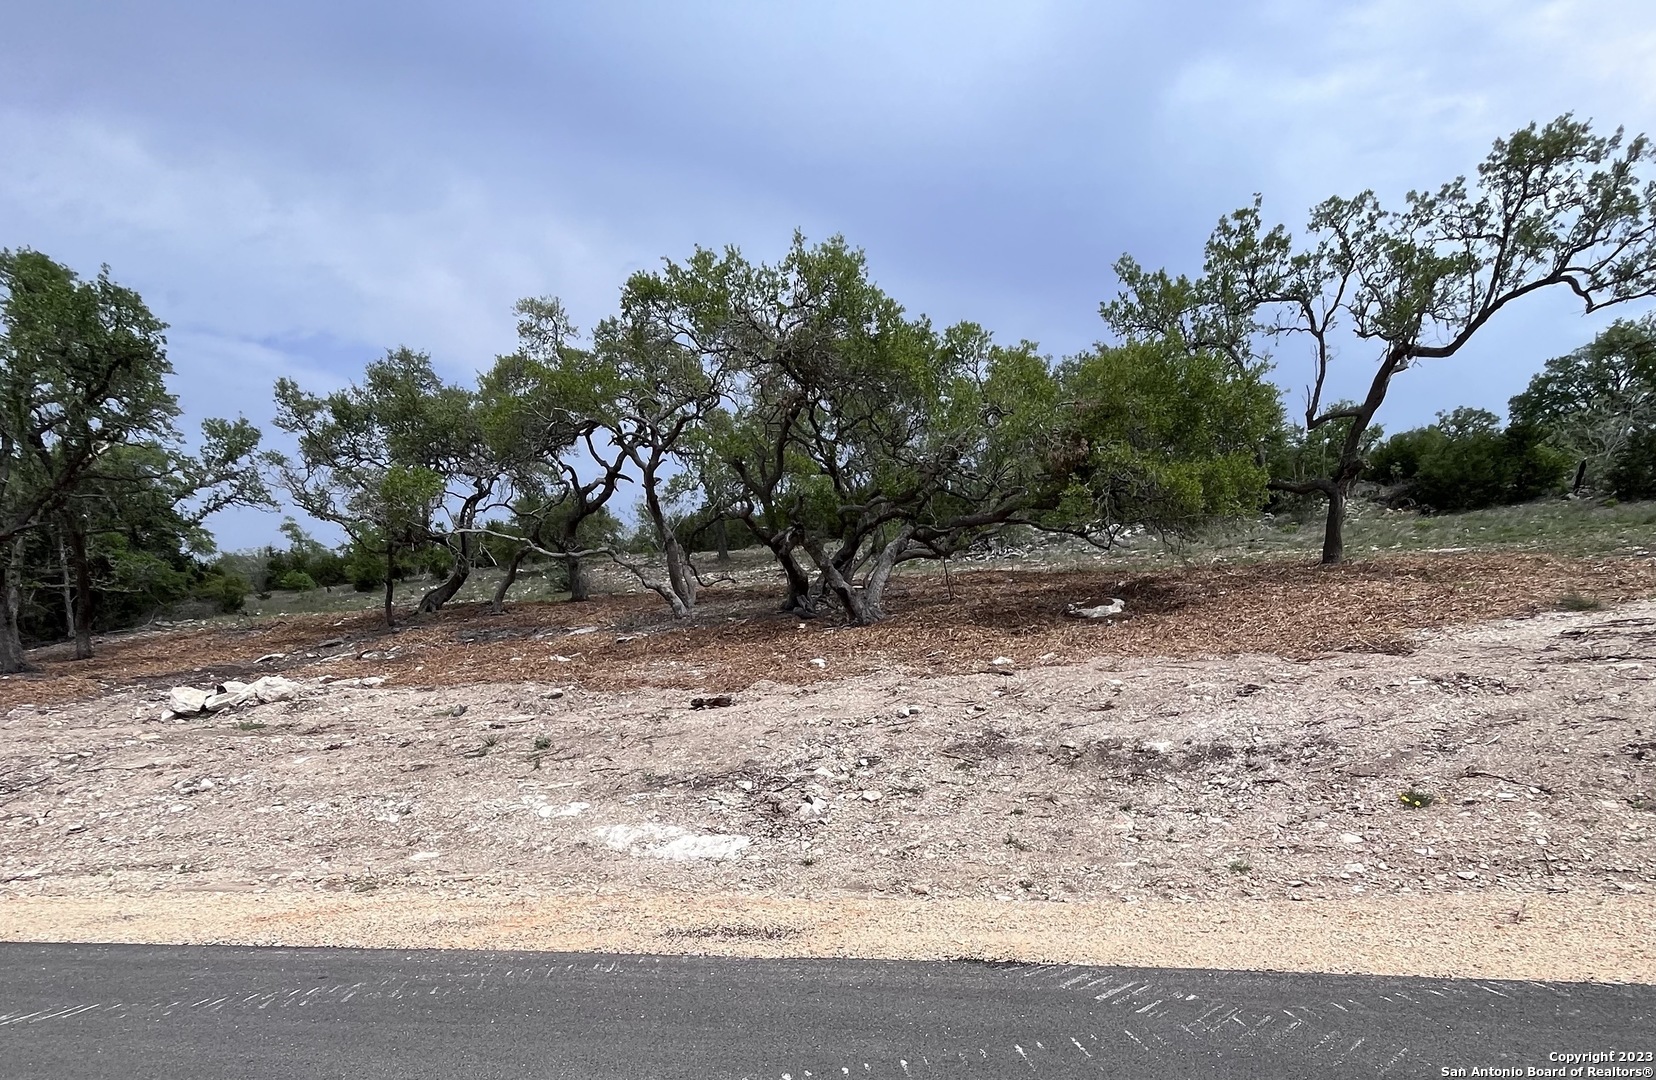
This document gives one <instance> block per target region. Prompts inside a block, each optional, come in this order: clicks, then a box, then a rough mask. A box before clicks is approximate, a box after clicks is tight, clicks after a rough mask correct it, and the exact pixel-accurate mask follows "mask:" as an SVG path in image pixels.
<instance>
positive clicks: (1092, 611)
mask: <svg viewBox="0 0 1656 1080" xmlns="http://www.w3.org/2000/svg"><path fill="white" fill-rule="evenodd" d="M1126 609H1127V603H1126V601H1124V600H1119V599H1116V598H1115V597H1111V598H1110V599H1109V600H1107V601H1105V602H1104V603H1102V604H1099V605H1098V606H1096V607H1082V606H1081V605H1080V604H1071V605H1069V606H1068V607H1066V608H1065V609H1064V614H1065V615H1068V616H1069V617H1070V618H1072V619H1113V618H1115V617H1116V616H1117V615H1120V614H1121V613H1122V612H1123V611H1125V610H1126Z"/></svg>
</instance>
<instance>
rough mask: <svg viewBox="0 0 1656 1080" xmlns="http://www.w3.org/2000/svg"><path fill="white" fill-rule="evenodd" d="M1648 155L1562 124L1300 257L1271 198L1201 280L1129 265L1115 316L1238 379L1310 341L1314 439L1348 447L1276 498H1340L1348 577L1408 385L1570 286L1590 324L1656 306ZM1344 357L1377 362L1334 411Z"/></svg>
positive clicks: (1363, 207) (1221, 233) (1335, 538)
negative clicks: (1380, 444)
mask: <svg viewBox="0 0 1656 1080" xmlns="http://www.w3.org/2000/svg"><path fill="white" fill-rule="evenodd" d="M1649 156H1650V148H1649V144H1648V142H1647V140H1646V139H1645V137H1644V136H1642V135H1641V136H1637V137H1634V138H1631V139H1629V138H1626V137H1624V135H1623V133H1622V132H1621V131H1620V130H1619V129H1618V130H1617V131H1616V132H1615V133H1614V134H1612V135H1608V136H1601V135H1595V134H1594V133H1593V131H1592V129H1591V126H1590V125H1589V124H1588V123H1586V122H1583V121H1578V120H1575V119H1574V118H1572V117H1570V116H1568V115H1566V116H1562V117H1560V118H1558V119H1557V120H1554V121H1552V122H1551V123H1549V124H1547V125H1546V126H1544V127H1538V126H1537V125H1534V124H1531V125H1530V126H1529V127H1526V128H1524V129H1522V130H1520V131H1518V132H1515V133H1514V134H1513V135H1511V136H1510V137H1508V138H1505V139H1499V140H1496V142H1495V144H1494V146H1493V148H1492V149H1491V151H1490V153H1489V155H1488V156H1487V157H1486V158H1485V159H1484V161H1483V163H1482V164H1480V165H1479V166H1478V171H1477V177H1476V179H1475V180H1473V181H1471V182H1468V180H1467V179H1466V178H1464V177H1461V178H1457V179H1455V180H1452V181H1450V182H1449V183H1447V184H1444V185H1443V186H1441V187H1440V188H1438V189H1437V190H1436V191H1432V192H1420V191H1414V192H1410V193H1409V194H1408V195H1407V196H1406V197H1405V199H1404V203H1403V206H1402V207H1401V208H1400V209H1393V210H1386V209H1383V208H1382V206H1381V204H1380V201H1379V199H1378V198H1377V197H1376V196H1375V195H1374V193H1373V192H1363V193H1361V194H1359V195H1357V196H1355V197H1352V198H1341V197H1335V198H1331V199H1328V200H1326V201H1325V202H1323V203H1321V204H1320V205H1318V206H1317V207H1316V208H1315V209H1314V210H1313V211H1312V212H1311V215H1310V220H1309V226H1308V229H1307V237H1306V239H1305V241H1304V242H1303V243H1301V244H1299V245H1297V246H1296V244H1295V243H1294V241H1293V238H1292V237H1291V236H1290V234H1289V233H1288V231H1287V230H1286V229H1284V228H1283V227H1282V226H1280V225H1278V226H1275V227H1272V228H1269V229H1267V228H1266V227H1265V226H1264V223H1263V221H1262V218H1261V214H1260V202H1259V200H1258V199H1256V200H1255V202H1254V204H1253V205H1252V206H1250V207H1246V208H1243V209H1241V210H1238V211H1236V212H1235V213H1234V214H1232V215H1230V216H1229V217H1227V218H1225V219H1223V220H1222V221H1221V222H1220V223H1219V226H1218V227H1217V228H1216V229H1215V230H1214V232H1213V234H1212V236H1211V237H1210V238H1209V240H1208V242H1207V246H1206V249H1205V258H1204V262H1203V270H1202V273H1201V275H1200V276H1198V277H1196V278H1194V279H1192V278H1188V277H1185V276H1173V275H1170V274H1168V273H1167V272H1166V271H1149V270H1146V269H1144V268H1143V267H1142V266H1140V265H1139V264H1138V263H1137V262H1135V261H1134V260H1133V259H1132V258H1130V257H1127V256H1123V257H1122V259H1120V260H1119V261H1118V262H1117V264H1116V272H1117V275H1118V276H1119V278H1120V280H1121V283H1122V291H1121V293H1120V295H1119V296H1118V297H1117V298H1116V299H1115V300H1113V301H1110V302H1108V303H1105V304H1104V305H1103V306H1102V312H1103V314H1104V316H1105V318H1106V320H1108V321H1109V323H1110V324H1111V325H1112V326H1113V327H1114V328H1115V330H1116V331H1117V332H1118V333H1119V334H1121V335H1122V336H1123V337H1124V338H1126V339H1128V340H1131V341H1144V342H1150V341H1171V342H1174V343H1176V344H1178V345H1179V346H1181V347H1184V348H1186V349H1189V350H1192V351H1208V352H1214V353H1218V354H1220V355H1224V356H1228V357H1230V358H1231V359H1232V360H1233V362H1235V363H1237V364H1238V365H1241V366H1247V365H1250V364H1253V363H1257V362H1258V361H1259V360H1260V359H1261V357H1262V345H1263V344H1264V343H1266V342H1270V341H1272V340H1281V339H1285V338H1298V339H1303V340H1304V341H1305V342H1306V343H1307V344H1308V347H1309V350H1310V353H1311V363H1312V379H1311V383H1310V385H1309V386H1308V387H1307V390H1306V406H1305V429H1306V431H1307V432H1315V431H1317V430H1318V429H1320V428H1323V427H1325V426H1327V425H1331V424H1339V425H1341V426H1342V428H1343V438H1342V439H1341V440H1340V443H1339V453H1338V456H1337V457H1336V459H1335V460H1334V462H1333V464H1332V467H1331V468H1330V469H1329V470H1328V471H1327V472H1326V473H1324V474H1322V475H1318V476H1311V477H1306V478H1302V479H1288V478H1282V477H1278V478H1276V479H1274V480H1273V482H1272V486H1273V487H1274V488H1275V489H1277V490H1279V491H1284V492H1289V493H1294V494H1306V495H1310V494H1315V495H1318V496H1320V497H1322V498H1324V499H1326V500H1327V503H1328V517H1327V525H1326V529H1325V532H1324V540H1323V552H1322V558H1323V562H1324V563H1338V562H1340V561H1341V560H1342V558H1343V557H1344V550H1345V529H1344V525H1345V512H1346V500H1347V498H1348V496H1349V494H1350V491H1351V487H1352V485H1353V483H1355V481H1356V480H1357V478H1358V476H1359V475H1360V474H1361V473H1362V470H1363V458H1364V447H1365V445H1367V443H1366V440H1368V431H1369V426H1370V424H1371V423H1372V422H1373V420H1374V417H1375V414H1376V413H1377V412H1378V411H1379V409H1380V407H1381V405H1382V404H1383V403H1384V401H1385V398H1386V393H1387V391H1388V390H1389V389H1390V387H1391V382H1392V380H1393V379H1394V378H1396V377H1397V376H1398V375H1399V374H1401V373H1402V372H1404V371H1406V370H1407V369H1409V368H1410V367H1412V366H1414V365H1416V364H1419V363H1421V362H1422V361H1429V360H1437V359H1445V358H1448V357H1451V356H1454V355H1455V354H1456V353H1458V352H1459V351H1460V350H1461V349H1462V348H1464V347H1465V345H1466V344H1467V342H1469V341H1470V340H1471V339H1472V337H1473V336H1474V335H1475V334H1476V333H1477V332H1478V331H1479V330H1481V329H1482V328H1483V327H1484V326H1485V325H1487V324H1488V323H1489V321H1490V320H1491V319H1492V318H1493V317H1494V316H1495V315H1496V313H1498V312H1499V311H1501V310H1502V309H1504V308H1505V307H1506V306H1507V305H1509V304H1511V303H1513V302H1514V301H1517V300H1519V299H1521V298H1523V297H1525V296H1528V295H1530V294H1532V293H1535V292H1539V291H1541V290H1543V289H1558V290H1568V291H1569V292H1571V293H1573V294H1574V295H1575V296H1576V297H1577V298H1578V299H1580V301H1581V302H1582V306H1583V308H1584V310H1585V311H1587V312H1593V311H1597V310H1599V309H1600V308H1604V307H1608V306H1611V305H1614V304H1620V303H1625V302H1627V301H1630V300H1635V299H1639V298H1641V297H1648V296H1651V295H1656V181H1651V180H1649V179H1645V178H1644V173H1645V172H1647V171H1648V159H1649ZM1345 344H1355V345H1356V346H1358V347H1362V348H1365V349H1366V350H1367V351H1369V352H1370V355H1371V356H1372V357H1373V360H1372V363H1373V365H1374V366H1373V373H1372V375H1371V376H1370V378H1369V384H1368V389H1367V391H1366V393H1364V394H1363V396H1362V397H1361V398H1360V399H1358V400H1356V401H1354V402H1350V403H1336V404H1334V405H1327V404H1325V403H1324V399H1323V395H1324V391H1325V387H1326V383H1327V378H1328V374H1329V370H1330V366H1331V365H1332V364H1333V362H1334V361H1335V358H1336V354H1337V352H1338V351H1339V350H1340V348H1341V347H1342V345H1345Z"/></svg>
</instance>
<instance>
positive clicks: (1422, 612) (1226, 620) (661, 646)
mask: <svg viewBox="0 0 1656 1080" xmlns="http://www.w3.org/2000/svg"><path fill="white" fill-rule="evenodd" d="M1109 596H1120V597H1122V598H1124V599H1125V600H1126V601H1127V611H1128V613H1129V617H1128V618H1126V619H1124V620H1121V621H1120V622H1118V623H1115V624H1113V625H1112V624H1108V623H1102V622H1097V623H1095V622H1084V621H1076V620H1072V619H1067V618H1065V617H1064V616H1063V609H1064V606H1065V605H1066V604H1068V603H1070V602H1072V601H1088V600H1091V601H1100V600H1103V599H1104V598H1106V597H1109ZM1564 596H1578V597H1592V598H1593V599H1594V600H1595V601H1598V602H1600V603H1605V604H1610V603H1616V602H1620V601H1625V600H1631V599H1639V598H1645V597H1650V596H1656V568H1653V567H1652V565H1651V564H1650V562H1649V561H1648V560H1642V559H1626V558H1608V559H1591V560H1589V559H1571V558H1564V557H1560V556H1551V555H1540V554H1505V553H1501V554H1493V553H1464V554H1451V555H1410V556H1395V557H1388V558H1380V559H1365V560H1359V561H1354V562H1351V563H1348V564H1346V565H1344V566H1340V567H1335V568H1327V569H1325V568H1321V567H1318V566H1315V565H1310V564H1307V563H1304V562H1301V561H1299V560H1297V559H1296V560H1294V561H1291V562H1290V561H1287V560H1281V559H1277V560H1267V561H1263V562H1254V563H1248V564H1240V565H1231V566H1216V567H1190V568H1183V569H1171V570H1167V571H1163V572H1155V573H1147V574H1137V575H1134V576H1132V577H1129V578H1127V579H1126V580H1122V579H1121V578H1119V577H1117V576H1116V575H1115V574H1105V573H1099V572H1087V571H1074V572H1053V571H1040V570H1027V571H999V570H986V571H977V572H968V573H961V574H956V575H954V577H953V582H952V586H951V585H950V584H949V583H947V582H945V581H944V580H942V579H941V578H937V577H921V576H912V577H906V578H902V579H899V580H898V582H897V583H896V584H895V585H894V586H893V592H892V595H891V597H890V603H889V607H890V609H891V610H892V611H893V612H894V614H893V615H892V616H891V618H889V619H887V620H886V621H885V622H882V623H880V624H879V625H877V626H874V627H867V628H857V627H849V626H845V625H843V623H838V622H835V621H834V620H831V619H821V620H816V621H812V622H801V621H799V620H797V619H795V618H793V617H792V616H787V615H782V614H777V613H775V612H774V605H775V601H776V594H775V592H774V591H772V590H766V589H758V588H740V589H735V588H729V587H725V588H714V589H709V590H707V591H706V592H705V593H704V594H703V599H702V604H701V611H700V614H699V615H698V617H697V619H696V620H695V621H694V622H693V623H691V624H688V625H674V624H673V623H672V622H671V620H670V619H667V618H666V617H665V612H664V611H663V610H662V607H661V605H660V602H659V601H658V600H657V599H656V598H655V597H654V596H653V595H640V594H635V595H627V596H610V597H603V598H600V599H598V600H595V601H592V602H589V603H585V604H579V605H574V604H567V603H530V604H519V605H514V606H512V607H511V608H510V609H509V610H508V612H507V614H505V615H503V616H490V615H488V614H487V613H486V609H485V607H484V606H483V605H464V606H459V607H453V608H451V609H449V610H446V611H444V612H442V613H440V614H439V615H437V616H432V617H426V618H423V619H417V620H416V619H410V620H409V622H408V623H407V625H406V626H404V627H402V628H400V629H399V630H397V631H395V632H387V631H386V630H385V628H384V626H383V625H381V624H380V622H379V620H378V618H377V617H376V616H374V615H370V614H366V613H364V614H357V615H351V616H346V617H344V618H339V617H336V616H332V615H313V616H292V617H287V618H281V619H274V620H261V621H253V622H248V623H245V624H243V625H241V626H231V627H225V626H213V627H205V628H199V629H180V630H175V631H156V632H145V633H139V634H131V635H125V636H120V637H112V638H110V639H109V640H107V641H106V642H104V643H102V644H101V646H100V648H99V653H98V655H97V656H96V657H95V658H94V659H92V660H90V661H86V662H80V663H77V662H74V661H72V660H69V659H67V658H66V657H65V656H64V655H63V653H62V650H60V649H58V650H40V651H39V652H38V653H37V654H35V656H34V657H33V658H32V659H33V661H34V662H35V663H36V664H37V665H38V667H39V670H38V671H37V672H35V673H32V674H29V675H24V676H13V677H10V678H7V679H3V680H0V707H3V706H10V705H16V704H21V703H48V702H55V701H68V700H75V699H80V698H85V697H91V696H94V695H97V694H99V693H102V692H104V691H106V690H108V689H110V688H112V687H114V686H120V685H128V684H131V683H134V682H155V683H167V684H171V683H193V684H197V685H204V684H206V683H208V682H211V681H213V680H215V679H223V678H228V677H235V676H239V675H247V674H251V673H253V672H254V671H255V670H258V671H271V670H280V671H283V672H287V673H290V674H293V675H295V676H299V677H305V676H310V677H314V676H317V675H321V674H331V675H337V676H351V675H368V674H379V675H386V676H389V677H392V678H393V679H394V680H395V681H397V682H398V683H401V684H403V685H418V684H431V685H452V684H470V683H483V682H521V681H539V682H550V683H559V684H579V685H582V686H586V687H589V688H592V689H624V688H627V687H632V686H661V687H679V688H684V689H698V690H713V691H730V690H740V689H744V688H746V687H748V686H751V685H753V684H754V683H756V682H759V681H762V680H768V681H772V682H781V683H790V684H804V683H809V682H813V681H816V680H819V679H823V678H841V677H844V676H846V675H851V674H857V673H860V672H867V671H875V670H882V669H890V668H902V669H905V670H910V671H913V672H915V673H916V674H930V675H941V674H950V673H962V672H974V671H982V670H985V667H986V665H988V664H989V662H990V661H991V660H992V659H994V658H996V657H1007V658H1010V659H1011V660H1012V661H1013V662H1014V666H1016V667H1037V666H1048V665H1056V664H1066V663H1074V662H1078V661H1083V660H1087V659H1090V658H1092V657H1096V656H1101V655H1119V656H1202V655H1235V654H1242V653H1271V654H1275V655H1279V656H1284V657H1292V658H1305V657H1311V656H1317V655H1321V654H1327V653H1331V652H1336V651H1366V652H1392V653H1395V652H1406V651H1408V650H1409V649H1410V648H1411V647H1412V642H1413V640H1414V635H1415V634H1416V633H1417V632H1418V631H1420V630H1426V629H1432V628H1436V627H1442V626H1449V625H1456V624H1464V623H1472V622H1478V621H1482V620H1487V619H1495V618H1508V617H1514V616H1525V615H1532V614H1536V613H1539V612H1543V611H1552V610H1557V608H1558V607H1559V605H1560V598H1561V597H1564ZM585 627H593V628H595V629H594V630H593V631H591V632H589V633H583V634H571V633H570V631H571V630H576V629H581V628H585ZM332 638H343V639H345V641H346V644H345V645H336V646H330V647H327V648H322V647H320V643H321V642H323V641H325V640H328V639H332ZM388 650H394V655H392V656H390V657H389V658H386V657H375V658H371V659H357V658H356V657H355V656H354V655H353V656H352V657H350V658H345V657H341V658H339V659H338V661H337V662H329V663H327V664H326V665H325V666H324V665H321V664H320V661H322V660H323V659H325V658H328V657H330V656H332V655H334V654H337V653H340V652H351V653H354V654H360V653H363V652H369V651H380V652H384V651H388ZM273 652H281V653H285V654H287V655H286V656H285V657H284V658H283V659H281V660H279V661H276V662H274V663H267V664H265V665H262V666H260V667H258V668H257V669H255V667H254V663H253V662H254V660H255V659H257V658H258V657H260V656H261V655H264V654H267V653H273ZM815 658H820V659H822V660H824V661H825V666H822V667H817V666H813V665H812V664H811V660H812V659H815Z"/></svg>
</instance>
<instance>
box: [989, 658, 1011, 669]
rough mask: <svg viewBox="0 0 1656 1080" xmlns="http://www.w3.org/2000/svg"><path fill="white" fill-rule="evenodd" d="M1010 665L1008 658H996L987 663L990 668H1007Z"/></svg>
mask: <svg viewBox="0 0 1656 1080" xmlns="http://www.w3.org/2000/svg"><path fill="white" fill-rule="evenodd" d="M1011 664H1012V658H1011V657H1010V656H997V657H995V658H994V659H993V660H991V661H989V665H990V666H991V667H1009V666H1011Z"/></svg>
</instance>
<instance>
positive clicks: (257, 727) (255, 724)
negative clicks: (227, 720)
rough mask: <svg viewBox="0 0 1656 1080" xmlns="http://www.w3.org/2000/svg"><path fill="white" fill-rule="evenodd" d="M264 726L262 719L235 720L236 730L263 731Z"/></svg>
mask: <svg viewBox="0 0 1656 1080" xmlns="http://www.w3.org/2000/svg"><path fill="white" fill-rule="evenodd" d="M264 728H265V723H264V721H263V720H238V721H236V730H237V731H263V730H264Z"/></svg>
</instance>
